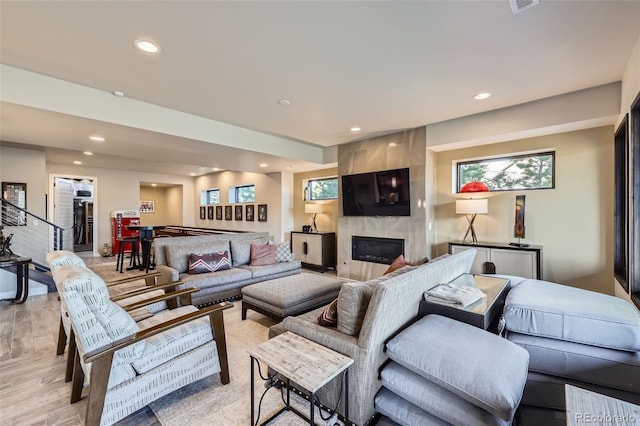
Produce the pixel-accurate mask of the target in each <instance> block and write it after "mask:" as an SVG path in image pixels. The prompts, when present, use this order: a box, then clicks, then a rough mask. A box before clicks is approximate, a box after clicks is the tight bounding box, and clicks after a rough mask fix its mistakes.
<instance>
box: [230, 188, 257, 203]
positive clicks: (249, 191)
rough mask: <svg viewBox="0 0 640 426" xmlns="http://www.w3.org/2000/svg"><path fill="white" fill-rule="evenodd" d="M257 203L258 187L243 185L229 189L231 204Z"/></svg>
mask: <svg viewBox="0 0 640 426" xmlns="http://www.w3.org/2000/svg"><path fill="white" fill-rule="evenodd" d="M255 201H256V186H255V185H241V186H232V187H231V188H229V202H230V203H254V202H255Z"/></svg>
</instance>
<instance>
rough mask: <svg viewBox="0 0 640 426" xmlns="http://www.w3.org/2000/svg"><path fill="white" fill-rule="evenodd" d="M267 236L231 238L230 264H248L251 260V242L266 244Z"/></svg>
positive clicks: (236, 265)
mask: <svg viewBox="0 0 640 426" xmlns="http://www.w3.org/2000/svg"><path fill="white" fill-rule="evenodd" d="M268 243H269V238H258V239H254V240H231V260H232V264H231V266H233V267H234V268H235V267H238V266H240V265H248V264H249V262H250V261H251V244H268Z"/></svg>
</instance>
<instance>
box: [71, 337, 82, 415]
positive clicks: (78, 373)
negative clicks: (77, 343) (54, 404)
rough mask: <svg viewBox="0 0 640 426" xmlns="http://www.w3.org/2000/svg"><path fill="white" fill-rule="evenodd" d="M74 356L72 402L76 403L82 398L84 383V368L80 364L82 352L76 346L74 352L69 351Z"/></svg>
mask: <svg viewBox="0 0 640 426" xmlns="http://www.w3.org/2000/svg"><path fill="white" fill-rule="evenodd" d="M69 356H70V357H72V358H73V381H72V382H71V403H72V404H73V403H76V402H78V401H80V399H82V386H83V385H84V370H83V369H82V365H81V364H80V354H79V353H78V350H77V348H76V350H75V351H73V353H71V352H69Z"/></svg>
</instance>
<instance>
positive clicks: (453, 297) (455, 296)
mask: <svg viewBox="0 0 640 426" xmlns="http://www.w3.org/2000/svg"><path fill="white" fill-rule="evenodd" d="M483 297H486V294H484V293H483V292H482V291H480V290H479V289H478V288H477V287H472V286H467V285H456V284H450V283H449V284H440V285H439V286H436V287H434V288H432V289H431V290H427V291H426V292H425V293H424V298H425V300H428V301H430V302H436V303H443V304H446V305H454V306H461V307H466V306H469V305H471V304H473V303H475V302H477V301H478V300H480V299H482V298H483Z"/></svg>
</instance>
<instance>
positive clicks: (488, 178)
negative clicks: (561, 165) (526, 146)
mask: <svg viewBox="0 0 640 426" xmlns="http://www.w3.org/2000/svg"><path fill="white" fill-rule="evenodd" d="M456 173H457V186H456V192H460V188H462V186H463V185H464V184H465V183H469V182H474V181H480V182H482V183H484V184H486V185H487V186H488V187H489V190H490V191H512V190H522V189H549V188H553V187H554V186H555V152H541V153H535V154H522V155H511V156H508V157H500V158H489V159H483V160H474V161H461V162H459V163H457V165H456Z"/></svg>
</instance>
